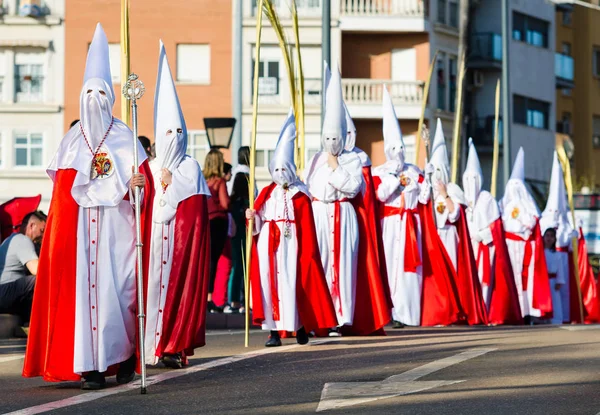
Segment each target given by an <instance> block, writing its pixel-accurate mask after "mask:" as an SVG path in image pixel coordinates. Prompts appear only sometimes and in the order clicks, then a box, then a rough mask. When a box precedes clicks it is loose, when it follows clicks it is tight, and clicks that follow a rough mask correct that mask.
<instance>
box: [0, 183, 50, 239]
mask: <svg viewBox="0 0 600 415" xmlns="http://www.w3.org/2000/svg"><path fill="white" fill-rule="evenodd" d="M41 200H42V195H37V196H33V197H15V198H14V199H10V200H9V201H8V202H5V203H3V204H2V205H0V232H1V233H0V242H2V241H3V240H5V239H6V238H8V237H9V236H10V235H11V234H12V233H14V232H18V230H19V226H21V223H22V222H23V218H24V217H25V216H26V215H27V214H29V213H31V212H34V211H36V210H37V209H38V207H39V206H40V201H41Z"/></svg>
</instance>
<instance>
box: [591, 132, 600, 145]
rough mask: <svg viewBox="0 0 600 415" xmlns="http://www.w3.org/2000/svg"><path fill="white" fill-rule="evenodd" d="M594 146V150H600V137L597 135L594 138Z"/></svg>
mask: <svg viewBox="0 0 600 415" xmlns="http://www.w3.org/2000/svg"><path fill="white" fill-rule="evenodd" d="M592 146H593V147H594V148H600V135H595V136H593V137H592Z"/></svg>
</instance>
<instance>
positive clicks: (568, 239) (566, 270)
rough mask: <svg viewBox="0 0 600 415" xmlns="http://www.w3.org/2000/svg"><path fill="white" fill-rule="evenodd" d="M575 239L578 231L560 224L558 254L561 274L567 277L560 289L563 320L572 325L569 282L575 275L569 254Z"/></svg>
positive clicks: (557, 236) (557, 242)
mask: <svg viewBox="0 0 600 415" xmlns="http://www.w3.org/2000/svg"><path fill="white" fill-rule="evenodd" d="M573 237H577V231H575V230H574V229H573V227H572V226H571V225H570V224H568V225H566V226H565V224H564V222H562V221H561V222H559V226H558V229H557V232H556V246H557V247H560V248H562V250H561V252H557V255H558V257H559V258H560V267H561V273H562V274H563V275H565V283H564V284H563V286H562V287H561V288H560V298H561V306H562V319H563V322H564V323H570V322H571V318H572V317H571V297H570V291H571V290H570V288H571V287H570V284H569V282H570V279H571V278H573V279H574V278H575V275H571V269H570V267H569V252H573V241H572V238H573ZM567 251H568V252H567ZM548 272H550V271H548ZM553 295H554V293H553ZM555 308H556V307H555Z"/></svg>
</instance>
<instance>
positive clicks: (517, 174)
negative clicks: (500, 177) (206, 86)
mask: <svg viewBox="0 0 600 415" xmlns="http://www.w3.org/2000/svg"><path fill="white" fill-rule="evenodd" d="M510 179H511V180H520V181H522V182H524V181H525V152H524V151H523V147H520V148H519V152H518V153H517V158H516V159H515V164H514V165H513V169H512V173H511V174H510Z"/></svg>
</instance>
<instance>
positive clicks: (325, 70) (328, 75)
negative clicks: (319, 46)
mask: <svg viewBox="0 0 600 415" xmlns="http://www.w3.org/2000/svg"><path fill="white" fill-rule="evenodd" d="M330 80H331V71H330V70H329V65H327V62H326V61H323V92H322V94H321V96H322V97H323V108H325V105H326V104H327V87H328V86H329V81H330Z"/></svg>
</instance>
